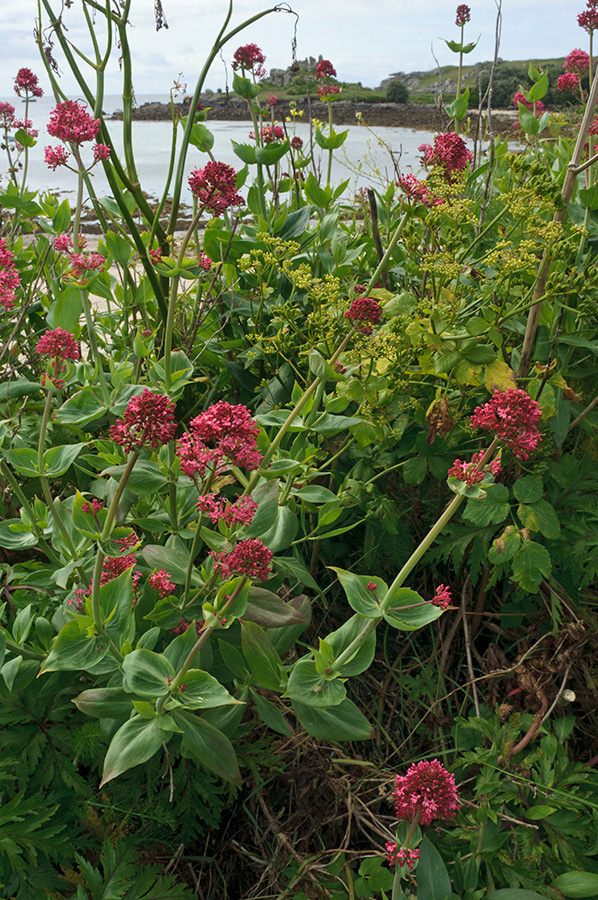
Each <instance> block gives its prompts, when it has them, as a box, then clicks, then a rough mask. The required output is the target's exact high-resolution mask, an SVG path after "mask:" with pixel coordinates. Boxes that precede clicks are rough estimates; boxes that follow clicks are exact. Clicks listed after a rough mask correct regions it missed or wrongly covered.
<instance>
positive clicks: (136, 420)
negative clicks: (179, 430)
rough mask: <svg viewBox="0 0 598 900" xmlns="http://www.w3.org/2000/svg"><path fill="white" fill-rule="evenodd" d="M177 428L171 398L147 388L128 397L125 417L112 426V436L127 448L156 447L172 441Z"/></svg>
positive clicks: (128, 449)
mask: <svg viewBox="0 0 598 900" xmlns="http://www.w3.org/2000/svg"><path fill="white" fill-rule="evenodd" d="M175 431H176V422H175V420H174V403H173V402H172V400H169V398H168V397H166V396H164V395H163V394H154V392H153V391H150V390H148V388H145V390H144V391H143V393H142V394H138V395H137V396H136V397H133V398H132V399H131V400H129V403H128V405H127V408H126V410H125V414H124V416H123V418H122V419H120V420H119V421H118V422H115V423H114V425H113V426H112V427H111V428H110V437H111V438H112V440H113V441H115V442H116V443H117V444H120V445H121V447H124V448H125V450H127V451H131V450H139V449H141V447H143V446H149V447H151V448H152V449H153V450H155V449H156V448H157V447H160V446H161V444H167V443H168V442H169V441H171V440H172V439H173V437H174V433H175Z"/></svg>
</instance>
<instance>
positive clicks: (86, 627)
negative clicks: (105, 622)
mask: <svg viewBox="0 0 598 900" xmlns="http://www.w3.org/2000/svg"><path fill="white" fill-rule="evenodd" d="M90 628H93V621H92V619H91V618H89V617H87V616H77V618H76V619H71V620H70V621H69V622H67V623H66V625H64V626H63V627H62V628H61V630H60V631H59V633H58V635H57V636H56V640H55V641H54V644H53V646H52V649H51V650H50V653H49V654H48V656H47V657H46V660H45V662H44V663H43V664H42V667H41V669H40V674H42V673H43V672H58V671H63V672H64V671H67V672H69V671H70V672H74V671H77V670H78V669H89V668H90V667H92V666H94V665H96V664H97V663H98V662H100V661H101V660H103V659H104V657H105V656H106V654H107V653H108V641H107V640H106V638H100V637H97V636H96V635H91V636H90V633H89V632H90Z"/></svg>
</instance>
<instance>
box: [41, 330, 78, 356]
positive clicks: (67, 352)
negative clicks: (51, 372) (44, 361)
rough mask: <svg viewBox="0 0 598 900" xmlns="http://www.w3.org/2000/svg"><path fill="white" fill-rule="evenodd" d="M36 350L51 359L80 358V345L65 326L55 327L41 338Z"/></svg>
mask: <svg viewBox="0 0 598 900" xmlns="http://www.w3.org/2000/svg"><path fill="white" fill-rule="evenodd" d="M35 352H36V353H38V354H39V355H40V356H48V357H50V358H51V359H80V358H81V351H80V350H79V345H78V344H77V341H76V340H75V338H74V337H73V335H72V334H69V332H68V331H65V330H64V328H55V329H54V330H53V331H46V333H45V334H44V335H43V336H42V337H41V338H40V339H39V341H38V344H37V347H36V348H35Z"/></svg>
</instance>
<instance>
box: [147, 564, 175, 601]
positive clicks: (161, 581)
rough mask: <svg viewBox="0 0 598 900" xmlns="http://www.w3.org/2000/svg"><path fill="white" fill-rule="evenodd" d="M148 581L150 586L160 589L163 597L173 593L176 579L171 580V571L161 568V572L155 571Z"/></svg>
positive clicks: (159, 591)
mask: <svg viewBox="0 0 598 900" xmlns="http://www.w3.org/2000/svg"><path fill="white" fill-rule="evenodd" d="M147 581H148V584H149V586H150V587H152V588H154V590H156V591H158V593H159V594H160V596H161V597H162V598H164V597H167V596H168V595H169V594H172V592H173V591H174V588H175V584H174V581H171V580H170V572H166V571H165V570H164V569H160V571H159V572H154V574H153V575H150V577H149V578H148V579H147Z"/></svg>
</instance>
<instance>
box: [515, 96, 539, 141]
mask: <svg viewBox="0 0 598 900" xmlns="http://www.w3.org/2000/svg"><path fill="white" fill-rule="evenodd" d="M517 106H518V107H519V122H520V124H521V128H522V129H523V131H525V133H526V134H538V132H539V130H540V123H539V121H538V119H537V118H536V117H535V115H534V114H533V112H532V111H531V110H529V109H526V107H525V106H524V105H523V103H519V102H518V103H517Z"/></svg>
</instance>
